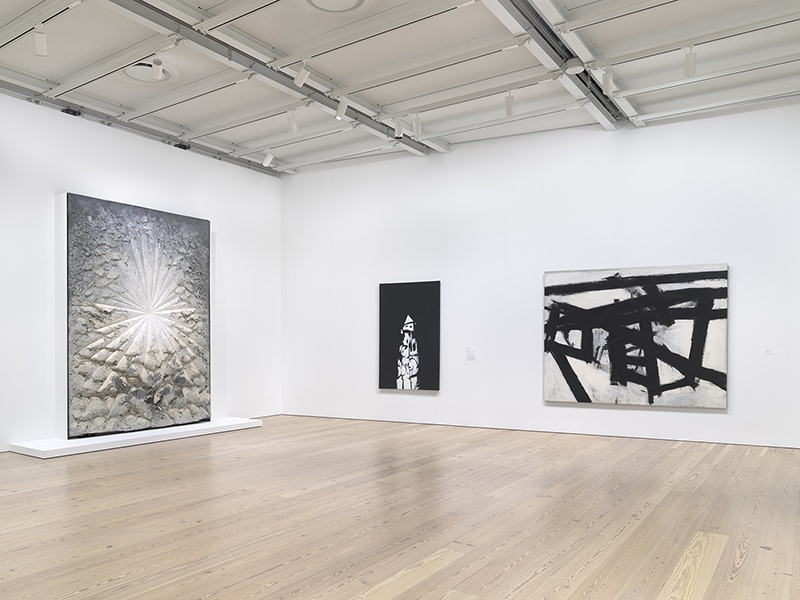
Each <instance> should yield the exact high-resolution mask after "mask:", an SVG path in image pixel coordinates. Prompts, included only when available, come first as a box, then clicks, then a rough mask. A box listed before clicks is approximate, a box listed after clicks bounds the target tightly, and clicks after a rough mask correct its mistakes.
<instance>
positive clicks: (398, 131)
mask: <svg viewBox="0 0 800 600" xmlns="http://www.w3.org/2000/svg"><path fill="white" fill-rule="evenodd" d="M394 137H395V139H398V140H399V139H400V138H402V137H403V122H402V121H401V120H400V117H398V118H396V119H395V120H394Z"/></svg>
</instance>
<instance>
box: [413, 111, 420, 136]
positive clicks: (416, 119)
mask: <svg viewBox="0 0 800 600" xmlns="http://www.w3.org/2000/svg"><path fill="white" fill-rule="evenodd" d="M421 136H422V119H420V117H419V113H417V114H416V116H415V117H414V137H415V138H417V139H419V138H420V137H421Z"/></svg>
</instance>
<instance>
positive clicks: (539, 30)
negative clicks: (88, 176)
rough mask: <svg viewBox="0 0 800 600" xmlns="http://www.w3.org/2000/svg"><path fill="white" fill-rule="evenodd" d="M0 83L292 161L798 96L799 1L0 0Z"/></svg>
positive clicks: (108, 120)
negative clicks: (569, 65) (574, 65)
mask: <svg viewBox="0 0 800 600" xmlns="http://www.w3.org/2000/svg"><path fill="white" fill-rule="evenodd" d="M37 38H38V41H39V42H40V45H39V47H37ZM42 43H43V44H42ZM41 45H43V46H45V47H41ZM37 51H38V54H37ZM39 54H46V55H45V56H40V55H39ZM687 54H690V56H689V57H688V58H687ZM569 59H577V62H578V63H580V65H581V66H585V70H584V71H583V72H580V73H577V74H568V73H566V72H565V62H566V61H567V60H569ZM154 60H156V61H157V60H160V61H161V62H162V63H163V69H164V76H163V78H162V79H161V80H159V81H156V80H154V79H153V72H152V68H151V65H152V64H153V62H154ZM691 63H694V69H693V70H692V68H691V67H692V64H691ZM303 68H304V69H306V70H307V72H308V73H309V75H308V77H307V79H306V80H305V81H304V82H301V81H298V80H297V79H296V76H297V74H298V72H299V71H300V70H301V69H303ZM137 77H138V79H137ZM0 91H5V92H6V93H8V94H11V95H14V96H18V97H21V98H25V99H28V100H30V101H32V102H36V103H40V104H42V105H47V106H52V107H56V108H59V109H62V110H64V111H65V112H68V113H70V114H75V115H81V116H83V117H85V118H90V119H93V120H97V121H100V122H103V123H105V124H107V125H110V126H114V127H121V128H126V129H130V130H133V131H136V132H138V133H140V134H143V135H147V136H150V137H153V138H154V139H159V140H162V141H164V142H166V143H169V144H171V145H174V146H176V147H179V148H183V149H188V150H192V151H195V152H199V153H202V154H205V155H209V156H212V157H214V158H217V159H219V160H225V161H231V162H236V163H238V164H241V165H243V166H247V167H249V168H253V169H257V170H261V171H263V172H266V173H269V174H281V173H294V172H297V171H300V170H302V169H304V168H311V167H315V166H317V165H327V164H330V163H335V162H336V161H340V160H346V159H352V158H355V157H362V158H363V157H374V156H382V155H405V156H414V155H416V156H420V155H425V154H429V153H435V152H447V151H449V150H450V148H451V147H452V146H453V145H456V144H461V143H464V142H470V141H475V140H481V139H487V138H494V137H500V136H507V135H517V134H525V133H532V132H536V131H543V130H549V129H559V128H565V127H576V126H595V127H600V128H603V129H606V130H614V129H617V128H620V127H626V126H638V127H643V126H646V125H648V124H650V123H655V122H659V121H668V120H676V119H688V118H695V117H696V116H697V115H707V114H713V113H718V112H719V111H730V110H741V109H743V108H749V107H766V106H770V105H773V104H775V103H776V102H798V101H800V3H798V0H594V1H590V0H561V1H559V0H477V1H476V0H194V1H189V0H3V1H2V3H0ZM342 99H344V102H345V104H346V106H347V108H346V112H345V113H344V114H343V115H341V114H340V116H342V117H343V118H342V119H341V120H339V119H337V118H336V112H337V108H339V106H340V101H341V100H342ZM270 158H271V160H268V159H270Z"/></svg>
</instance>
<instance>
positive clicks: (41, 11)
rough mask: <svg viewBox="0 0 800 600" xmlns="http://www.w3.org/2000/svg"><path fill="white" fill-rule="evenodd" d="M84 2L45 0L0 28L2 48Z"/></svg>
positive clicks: (0, 44)
mask: <svg viewBox="0 0 800 600" xmlns="http://www.w3.org/2000/svg"><path fill="white" fill-rule="evenodd" d="M82 2H83V0H45V1H44V2H39V3H38V4H37V5H36V6H34V7H33V8H31V9H29V10H26V11H25V12H24V13H22V14H21V15H19V16H18V17H16V18H15V19H13V20H11V21H10V22H8V23H6V24H5V25H3V26H2V27H0V48H2V47H3V46H5V45H6V44H8V43H9V42H11V41H13V40H15V39H17V38H18V37H19V36H21V35H24V34H26V33H27V32H29V31H31V30H32V29H33V28H34V27H36V26H37V25H40V24H41V23H43V22H45V21H47V20H48V19H51V18H53V17H54V16H56V15H57V14H59V13H61V12H62V11H65V10H69V9H72V8H75V7H76V6H78V5H79V4H81V3H82Z"/></svg>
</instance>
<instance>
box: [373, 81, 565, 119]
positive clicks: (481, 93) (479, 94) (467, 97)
mask: <svg viewBox="0 0 800 600" xmlns="http://www.w3.org/2000/svg"><path fill="white" fill-rule="evenodd" d="M560 76H561V71H557V72H555V73H546V74H544V75H540V76H538V77H528V78H525V79H521V80H519V81H515V82H513V83H507V84H504V85H495V86H492V87H490V88H485V89H482V90H478V91H476V92H472V93H470V94H462V95H459V96H454V97H452V98H447V99H444V100H439V101H437V102H428V103H426V104H419V105H416V106H410V107H407V108H405V109H403V110H398V111H390V112H386V113H383V114H382V115H381V119H394V118H396V117H407V116H409V115H413V114H416V113H424V112H428V111H431V110H437V109H439V108H446V107H448V106H455V105H457V104H463V103H464V102H471V101H473V100H480V99H481V98H488V97H489V96H494V95H496V94H503V93H506V92H510V91H512V90H521V89H525V88H527V87H531V86H534V85H539V84H540V83H548V82H551V81H555V80H556V79H557V78H558V77H560ZM399 102H402V101H399Z"/></svg>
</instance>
